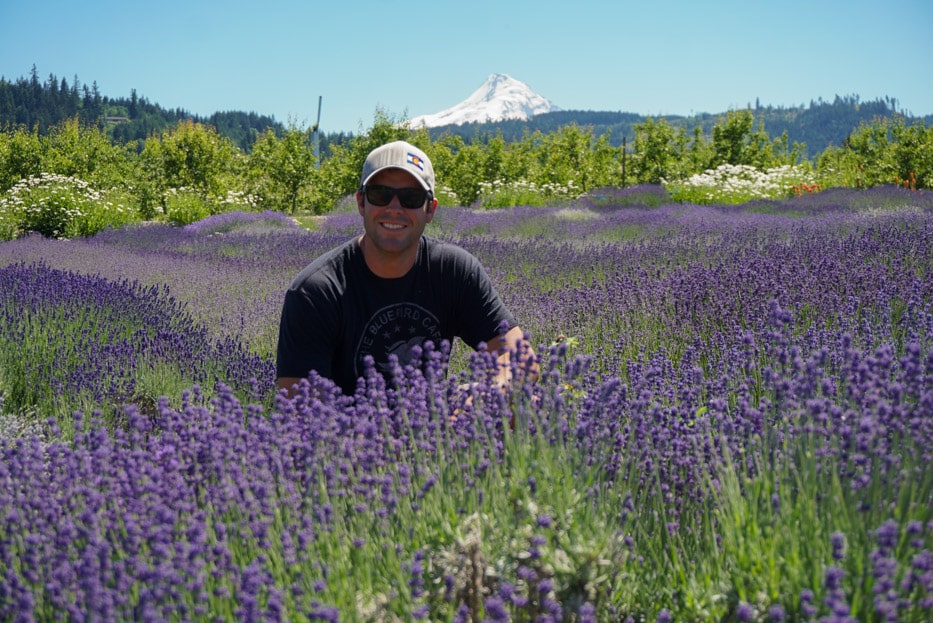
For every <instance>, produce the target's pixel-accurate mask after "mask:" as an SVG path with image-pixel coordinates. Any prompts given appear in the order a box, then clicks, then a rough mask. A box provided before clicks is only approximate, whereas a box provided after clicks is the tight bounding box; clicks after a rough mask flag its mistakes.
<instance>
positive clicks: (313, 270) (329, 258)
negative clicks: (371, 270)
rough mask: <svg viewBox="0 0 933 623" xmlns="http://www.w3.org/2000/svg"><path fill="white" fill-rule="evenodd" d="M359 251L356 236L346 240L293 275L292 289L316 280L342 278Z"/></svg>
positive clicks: (310, 283) (327, 280)
mask: <svg viewBox="0 0 933 623" xmlns="http://www.w3.org/2000/svg"><path fill="white" fill-rule="evenodd" d="M359 253H360V244H359V240H358V239H357V238H353V239H351V240H348V241H346V242H345V243H343V244H341V245H339V246H336V247H334V248H333V249H331V250H330V251H327V252H325V253H323V254H321V255H319V256H318V257H317V258H315V259H314V261H312V262H311V263H310V264H308V265H307V266H305V267H304V268H303V269H301V271H300V272H299V273H298V274H297V275H296V276H295V279H294V280H293V281H292V285H291V287H292V289H296V288H302V287H305V288H306V287H308V286H310V285H312V284H314V283H316V282H332V281H334V280H335V279H338V280H339V279H342V277H343V275H344V274H345V272H346V271H347V270H348V269H349V267H351V266H352V265H353V262H354V260H355V258H356V257H357V256H358V255H359Z"/></svg>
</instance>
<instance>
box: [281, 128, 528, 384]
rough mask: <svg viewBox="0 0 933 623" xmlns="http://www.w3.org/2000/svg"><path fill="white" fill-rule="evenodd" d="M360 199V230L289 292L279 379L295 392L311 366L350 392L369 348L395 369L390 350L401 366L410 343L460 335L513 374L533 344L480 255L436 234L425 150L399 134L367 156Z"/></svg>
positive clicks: (501, 376)
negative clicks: (431, 227) (515, 362)
mask: <svg viewBox="0 0 933 623" xmlns="http://www.w3.org/2000/svg"><path fill="white" fill-rule="evenodd" d="M356 203H357V208H358V209H359V213H360V216H362V217H363V234H362V235H361V236H359V237H358V238H354V239H352V240H350V241H348V242H346V243H345V244H343V245H341V246H339V247H337V248H335V249H333V250H331V251H329V252H328V253H325V254H324V255H322V256H321V257H319V258H317V259H316V260H314V261H313V262H312V263H311V264H309V265H308V266H307V267H305V268H304V269H303V270H302V271H301V272H300V273H299V274H298V275H297V276H296V277H295V279H294V281H293V282H292V284H291V286H290V287H289V289H288V291H287V292H286V294H285V302H284V305H283V307H282V317H281V323H280V327H279V342H278V358H277V359H278V360H277V366H276V368H277V371H276V373H277V377H278V387H279V388H280V389H285V390H288V391H289V392H291V391H292V388H293V386H294V385H295V384H296V383H298V382H299V381H300V379H302V378H305V377H307V376H308V373H309V372H310V371H312V370H314V371H316V372H317V373H318V374H320V375H321V376H324V377H327V378H330V379H332V380H333V381H334V382H335V383H336V384H337V385H338V386H339V387H340V388H341V389H342V390H343V392H344V393H345V394H348V395H352V394H353V393H354V391H355V389H356V384H357V379H358V378H359V377H361V376H362V375H363V371H364V360H365V358H366V357H367V356H372V357H373V359H374V361H375V364H376V369H377V370H379V371H380V372H381V373H383V375H384V376H388V373H389V356H390V355H392V354H394V355H396V356H397V357H398V361H399V363H400V364H401V365H403V366H404V365H405V364H406V363H407V362H408V361H409V360H410V358H411V349H412V347H413V346H417V345H420V344H422V343H424V342H425V341H427V340H431V341H433V342H434V344H435V345H436V346H439V345H440V343H441V341H442V340H448V341H450V342H452V341H453V338H454V337H460V338H461V339H462V340H463V341H464V342H466V343H467V344H469V345H470V346H471V347H473V348H477V347H478V346H479V345H480V343H482V342H485V343H486V345H487V350H488V351H489V352H491V353H496V354H497V357H498V362H499V372H498V375H497V376H496V382H497V383H498V384H499V385H500V386H502V387H505V386H507V385H508V384H509V383H510V382H511V378H510V374H511V373H510V365H509V358H510V354H511V353H512V352H523V353H525V356H527V357H528V358H530V359H531V360H530V361H529V362H528V366H529V370H530V371H532V373H533V374H536V373H537V368H536V365H535V363H534V361H533V356H534V355H533V352H532V351H531V349H530V347H528V346H527V344H525V343H524V334H523V332H522V330H521V329H520V328H519V327H518V325H517V323H516V321H515V317H514V316H513V315H512V313H511V312H510V311H509V310H508V309H507V308H506V307H505V305H504V304H503V303H502V301H501V299H500V298H499V295H498V293H497V292H496V290H495V288H494V287H493V285H492V283H491V281H490V279H489V277H488V275H487V274H486V271H485V270H484V269H483V267H482V266H481V264H480V262H479V260H477V259H476V258H475V257H474V256H473V255H471V254H469V253H468V252H467V251H465V250H464V249H462V248H460V247H458V246H456V245H453V244H449V243H445V242H441V241H439V240H436V239H434V238H432V237H429V236H424V235H423V234H424V228H425V226H426V225H427V224H428V223H430V222H431V220H432V219H433V218H434V213H435V211H436V210H437V199H435V198H434V168H433V166H432V165H431V161H430V160H429V159H428V157H427V155H426V154H425V153H424V152H423V151H421V150H420V149H418V148H417V147H415V146H414V145H411V144H409V143H406V142H404V141H395V142H392V143H388V144H386V145H383V146H381V147H378V148H376V149H374V150H373V151H372V152H371V153H370V154H369V155H368V156H367V158H366V161H365V162H364V163H363V173H362V177H361V179H360V187H359V190H358V191H357V193H356Z"/></svg>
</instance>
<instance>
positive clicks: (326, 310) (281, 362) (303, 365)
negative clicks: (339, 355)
mask: <svg viewBox="0 0 933 623" xmlns="http://www.w3.org/2000/svg"><path fill="white" fill-rule="evenodd" d="M337 331H338V327H337V320H336V314H335V313H334V306H333V305H322V304H321V301H318V302H317V303H315V301H314V300H312V299H311V297H310V296H308V294H307V293H306V292H304V291H303V290H301V289H300V288H290V289H289V290H288V291H287V292H286V293H285V302H284V304H283V305H282V316H281V320H280V322H279V340H278V349H277V356H276V375H277V376H278V377H279V378H282V377H296V378H305V377H307V376H308V373H309V372H310V371H311V370H314V371H316V372H317V373H318V374H320V375H321V376H324V377H327V378H333V374H334V370H333V365H334V363H333V361H334V352H335V348H336V340H337Z"/></svg>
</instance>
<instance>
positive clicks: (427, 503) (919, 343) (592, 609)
mask: <svg viewBox="0 0 933 623" xmlns="http://www.w3.org/2000/svg"><path fill="white" fill-rule="evenodd" d="M886 192H887V191H875V193H874V194H866V193H852V194H849V195H842V194H840V193H836V194H834V195H831V196H827V197H826V201H825V204H822V205H821V204H819V203H815V204H812V205H807V204H805V203H803V202H801V201H797V202H788V203H786V204H767V205H758V206H745V207H744V208H743V209H734V208H733V209H729V210H728V211H726V210H716V209H711V208H698V207H695V206H663V207H661V208H658V209H640V208H638V207H637V206H632V205H624V204H630V203H632V202H633V201H636V200H637V197H636V198H633V197H632V196H631V195H630V194H622V195H620V196H616V197H613V198H610V199H609V200H607V201H603V202H602V203H603V205H589V206H579V207H577V208H575V209H572V210H541V209H537V210H536V211H534V212H530V211H523V210H520V209H517V210H513V211H510V212H504V213H495V214H490V213H472V212H469V211H457V210H451V211H449V212H448V213H446V214H444V215H443V217H442V218H440V219H438V220H439V223H438V224H437V231H436V233H438V235H443V236H446V237H450V238H453V239H455V240H458V241H459V242H461V243H462V244H464V245H465V246H467V247H469V248H470V249H471V250H473V251H474V252H476V253H477V254H478V255H480V256H481V257H482V258H483V259H484V262H485V263H486V265H487V266H488V267H489V268H490V272H491V273H492V274H493V277H494V279H495V280H496V282H497V285H498V287H499V288H500V290H501V292H502V293H503V295H504V296H505V298H506V299H507V300H508V301H509V304H510V305H511V306H512V307H513V308H514V309H515V310H516V313H517V315H518V316H519V317H520V318H522V322H523V325H524V326H526V327H527V328H528V329H529V330H530V331H531V334H532V336H533V341H535V343H536V345H538V350H539V352H540V353H541V355H542V357H543V359H544V367H545V374H544V375H543V378H542V379H541V381H540V382H539V383H538V384H537V385H536V386H534V387H529V388H526V389H525V390H524V391H523V392H518V393H516V395H514V396H513V397H512V399H511V401H506V400H504V399H502V398H501V397H500V396H498V394H496V393H495V392H490V391H489V390H488V389H487V388H485V386H484V385H483V384H482V383H481V382H480V383H478V384H477V385H476V386H475V388H474V389H473V390H471V391H473V392H474V396H473V400H472V401H471V403H470V404H469V405H467V404H466V403H464V402H463V398H464V397H463V396H462V395H459V394H458V393H457V392H456V387H457V386H458V385H461V384H462V383H463V382H464V381H467V380H471V378H470V377H471V375H472V376H473V377H474V379H473V380H481V377H482V375H483V369H484V366H486V365H488V361H487V360H486V359H485V358H484V357H482V356H474V357H469V356H468V355H467V354H466V353H464V352H462V351H461V352H460V359H461V363H460V365H459V366H455V367H454V372H453V373H451V374H449V375H446V376H445V374H444V370H443V366H442V365H441V363H440V362H441V360H442V359H443V358H442V357H440V356H439V353H438V352H436V351H434V350H432V349H429V350H428V351H427V352H426V353H425V355H424V357H425V361H426V363H425V365H424V366H421V367H419V368H418V369H409V370H406V371H403V372H402V375H403V376H404V377H405V378H406V381H405V382H403V383H401V384H400V385H399V386H398V387H395V388H386V387H384V385H383V384H382V383H381V382H380V379H379V378H377V377H373V378H371V379H370V381H369V383H368V384H367V385H366V386H364V387H361V388H360V391H359V392H358V394H357V396H356V397H354V398H342V397H338V396H337V395H335V394H333V393H331V392H330V391H328V390H329V385H328V383H327V382H326V381H323V380H320V379H313V382H314V383H315V384H317V385H318V386H319V388H321V389H322V391H320V392H318V397H316V398H311V397H310V395H309V394H305V395H302V396H299V397H298V398H297V399H296V400H294V401H285V400H282V399H280V398H279V399H274V400H273V398H272V396H271V390H270V389H268V388H269V386H270V385H271V371H270V370H271V369H270V367H269V366H270V365H271V364H270V361H271V345H270V344H272V343H273V339H272V338H273V337H274V333H270V332H269V328H268V325H269V324H272V325H274V322H275V317H276V314H277V311H278V310H277V307H278V303H279V301H280V296H281V290H282V288H283V287H284V285H285V284H287V281H288V279H289V278H290V276H291V274H293V273H294V271H295V270H297V268H298V267H300V266H301V265H303V264H304V263H305V262H306V261H307V260H308V259H309V258H310V257H313V256H314V255H316V253H318V252H319V251H320V250H322V249H324V248H327V247H328V246H330V245H331V244H333V242H334V241H336V240H340V239H342V238H343V237H345V236H346V235H347V231H345V229H348V228H351V229H352V227H353V225H345V224H341V220H342V218H341V217H333V218H332V219H331V221H330V222H329V223H327V224H325V227H327V228H329V230H331V233H327V232H326V231H324V232H318V233H315V234H305V233H301V232H299V231H297V230H294V229H293V228H292V227H288V226H285V227H282V226H273V225H278V224H277V222H273V221H274V219H273V218H272V217H267V218H266V220H265V221H263V223H264V224H263V225H262V226H257V225H256V224H255V223H250V222H247V221H248V220H249V219H247V218H246V217H242V216H241V217H240V219H239V220H238V222H235V223H232V224H231V223H226V222H223V221H220V222H218V221H211V222H204V223H202V224H199V226H198V227H193V228H190V229H188V230H186V231H185V230H174V229H170V228H162V227H143V228H139V229H135V230H127V231H119V232H109V233H106V234H102V235H100V236H98V237H96V238H94V239H91V240H88V241H81V242H78V241H75V242H64V241H46V240H42V239H38V238H29V239H26V240H22V241H17V242H12V243H8V244H4V245H3V246H0V264H7V265H8V266H7V268H5V269H2V274H3V280H4V281H3V283H4V287H3V289H2V290H0V297H2V298H0V312H2V313H3V314H4V316H3V321H2V325H0V328H2V331H3V336H2V337H0V340H4V341H5V344H4V346H5V347H7V348H4V349H3V352H8V351H9V348H8V347H10V346H12V345H15V344H17V343H19V344H23V350H22V351H20V352H21V353H22V354H23V356H22V357H19V358H18V359H17V358H7V359H4V361H3V367H2V375H0V379H3V385H0V388H2V390H3V391H4V395H5V396H6V398H5V400H6V404H5V407H4V408H5V409H6V410H7V411H9V404H10V402H11V401H14V400H17V401H19V404H17V405H16V406H17V408H18V409H20V410H22V409H23V408H24V407H25V406H26V405H27V403H28V401H29V399H30V398H29V394H28V392H29V391H37V390H36V389H35V388H37V387H47V388H52V389H51V390H48V391H53V392H57V393H56V397H57V398H56V400H58V401H59V402H57V403H55V404H56V405H57V406H56V408H59V409H60V408H61V407H62V405H63V404H68V398H69V397H70V396H74V395H82V396H83V398H82V400H83V401H84V402H87V403H93V402H94V401H98V402H100V403H101V405H106V409H104V411H105V412H108V410H112V408H113V407H114V406H116V405H119V406H120V408H121V409H124V410H125V411H124V412H125V419H126V421H125V423H124V424H123V425H122V426H116V427H114V426H113V422H108V423H107V424H105V423H103V422H101V421H99V420H98V419H96V418H95V417H90V416H86V417H80V418H78V419H77V422H75V420H74V419H71V418H68V419H64V420H60V421H59V422H57V423H56V424H54V425H52V428H53V430H51V431H50V432H49V434H47V435H46V437H45V438H44V439H43V438H39V437H23V438H20V439H16V440H9V441H4V442H2V444H3V445H2V448H0V452H2V454H3V461H2V463H0V470H2V472H0V482H2V483H3V487H2V489H0V513H2V515H3V517H4V528H3V532H2V533H0V534H2V538H0V568H2V569H4V573H3V577H2V582H0V604H2V605H0V608H3V607H5V608H6V609H5V610H3V611H2V615H0V616H2V617H3V618H10V619H13V618H14V617H15V616H21V617H22V619H23V620H30V619H33V620H49V619H54V618H56V617H65V618H74V619H76V620H85V619H91V620H94V619H106V620H117V619H134V620H135V619H153V620H164V619H166V618H172V617H175V618H179V619H182V620H187V619H216V618H219V619H227V620H252V619H260V618H266V619H273V620H279V619H286V618H287V619H291V620H316V619H317V620H321V619H325V620H334V619H337V618H338V617H339V618H340V619H341V620H390V619H392V618H393V617H395V618H400V619H402V620H405V619H410V618H413V617H420V618H425V619H428V620H471V619H472V620H481V619H482V618H483V617H485V618H488V619H490V620H515V621H532V620H535V621H537V620H542V621H544V620H616V619H618V620H624V619H625V618H626V617H629V616H631V617H634V618H635V619H638V618H642V617H647V618H648V619H649V620H654V619H658V620H671V618H674V619H677V620H681V619H689V620H721V619H724V618H731V619H733V620H821V619H822V620H846V618H847V617H850V618H852V619H857V620H918V621H920V620H926V619H928V618H929V616H930V613H931V610H933V557H931V553H930V552H931V547H933V524H931V521H933V515H931V510H930V509H931V508H933V499H931V497H933V475H931V474H930V470H928V469H927V466H928V465H929V462H930V459H931V458H933V457H931V456H930V452H931V450H930V448H933V390H931V386H933V355H931V351H930V348H929V346H930V343H929V337H928V336H929V335H930V328H931V326H933V312H931V301H933V290H931V287H933V286H931V284H930V282H931V279H930V278H929V277H930V270H931V268H933V258H931V254H930V241H931V240H933V235H931V234H933V225H931V221H930V214H931V206H930V205H929V203H930V201H929V199H928V198H927V197H925V196H923V195H916V194H913V195H905V194H902V193H898V194H890V195H889V194H885V193H886ZM809 201H812V200H809ZM836 202H838V204H837V205H833V204H835V203H836ZM854 202H859V203H862V204H863V205H861V206H853V205H852V204H853V203H854ZM791 213H792V214H791ZM536 231H548V232H550V236H549V237H548V238H545V237H541V236H536V234H535V232H536ZM613 238H615V241H614V242H613ZM20 262H25V263H23V264H20ZM34 262H43V263H39V264H34ZM52 267H55V268H54V269H53V268H52ZM57 269H63V270H64V272H63V270H57ZM88 273H90V274H92V275H93V276H90V277H89V276H86V275H87V274H88ZM126 278H130V279H133V280H134V281H132V282H129V281H124V280H125V279H126ZM99 310H104V311H103V312H101V311H99ZM17 311H19V312H20V313H17ZM43 327H44V329H43ZM559 334H563V335H564V336H567V337H566V339H564V338H561V339H560V340H558V338H557V336H558V335H559ZM552 340H553V341H554V342H555V344H554V345H553V346H548V343H549V342H551V341H552ZM40 344H41V346H40ZM224 345H226V347H224ZM79 353H84V354H85V356H84V357H83V358H82V357H81V356H80V355H79ZM38 360H41V361H44V362H46V363H45V365H43V366H37V365H35V364H34V363H32V362H34V361H38ZM17 362H19V363H17ZM78 364H80V365H78ZM17 366H19V367H17ZM153 369H158V370H161V371H162V372H161V374H162V375H163V376H165V375H166V374H167V375H168V376H171V377H172V378H173V384H172V387H176V386H178V385H179V384H182V385H183V384H184V383H185V382H188V383H190V384H189V387H191V388H192V391H190V392H186V393H184V395H183V396H179V395H175V397H174V398H172V395H171V394H170V395H169V396H168V397H167V398H164V399H154V398H153V396H154V395H153V394H152V391H154V389H150V395H149V398H150V401H149V402H141V401H136V402H139V403H140V404H138V405H133V404H132V403H133V402H134V397H139V396H140V395H141V394H140V392H139V389H138V386H139V384H140V381H139V379H140V378H146V377H147V370H153ZM17 379H18V381H17ZM215 379H219V380H221V381H224V382H225V385H218V386H216V387H215V388H213V389H211V390H210V391H208V389H207V385H205V386H204V389H203V390H202V388H201V387H200V386H195V384H196V383H210V382H212V381H213V380H215ZM14 381H17V382H18V383H19V385H16V383H15V382H14ZM148 383H149V385H150V388H156V389H157V388H159V387H165V386H164V385H162V386H160V385H159V384H158V383H155V382H154V381H151V380H150V381H148ZM16 387H19V388H20V389H18V390H16V391H14V389H15V388H16ZM30 388H31V389H30ZM17 392H19V393H17ZM84 402H82V403H81V404H84ZM150 402H151V403H154V404H150ZM260 405H261V406H260ZM453 414H456V417H455V418H451V417H450V416H451V415H453ZM510 423H511V426H510V425H509V424H510ZM62 424H64V425H65V427H67V428H68V429H71V428H73V429H74V430H75V431H76V432H75V433H74V437H73V439H71V438H70V437H71V436H70V435H65V436H63V437H61V438H60V439H59V437H58V435H57V433H58V432H59V431H58V430H55V429H57V428H62Z"/></svg>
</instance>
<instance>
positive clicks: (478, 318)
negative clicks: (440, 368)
mask: <svg viewBox="0 0 933 623" xmlns="http://www.w3.org/2000/svg"><path fill="white" fill-rule="evenodd" d="M467 271H468V272H467V276H466V279H465V283H466V285H467V287H465V288H463V290H462V291H461V300H460V306H461V309H462V310H463V311H462V313H461V328H460V331H459V333H460V337H461V339H463V341H464V342H466V343H467V344H469V345H470V346H471V347H472V348H476V347H477V346H479V344H480V342H488V341H489V340H491V339H492V338H494V337H496V336H498V335H501V334H502V333H504V331H502V325H503V324H505V325H506V330H508V329H510V328H512V327H514V326H516V325H517V324H518V323H517V322H516V320H515V316H514V315H512V312H511V311H509V309H508V308H507V307H506V306H505V303H503V302H502V298H501V297H500V296H499V293H498V292H497V291H496V288H495V286H494V285H493V282H492V279H490V277H489V275H488V273H487V272H486V270H485V269H484V268H483V266H482V264H481V263H480V261H479V260H478V259H476V258H475V257H473V256H469V261H468V266H467Z"/></svg>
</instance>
